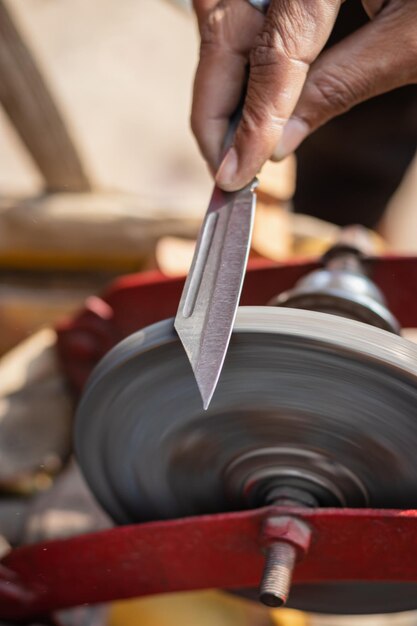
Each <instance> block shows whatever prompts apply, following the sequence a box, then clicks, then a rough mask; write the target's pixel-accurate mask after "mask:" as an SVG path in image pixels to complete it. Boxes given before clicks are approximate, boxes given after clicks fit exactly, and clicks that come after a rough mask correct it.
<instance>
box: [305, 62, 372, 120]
mask: <svg viewBox="0 0 417 626" xmlns="http://www.w3.org/2000/svg"><path fill="white" fill-rule="evenodd" d="M310 89H311V90H312V92H313V93H312V96H313V101H315V102H317V104H318V105H319V106H320V107H323V106H324V107H325V108H326V109H329V110H331V111H332V112H334V113H342V112H344V111H347V110H348V109H350V108H351V107H352V106H353V105H354V104H356V103H357V102H358V100H359V99H360V97H359V94H358V91H360V90H359V89H358V79H357V77H355V78H353V77H352V76H351V75H348V74H347V73H345V72H343V71H341V70H340V68H339V71H334V72H332V71H329V70H328V69H327V70H326V72H325V73H324V72H317V74H316V76H315V77H314V80H313V81H312V83H311V84H310Z"/></svg>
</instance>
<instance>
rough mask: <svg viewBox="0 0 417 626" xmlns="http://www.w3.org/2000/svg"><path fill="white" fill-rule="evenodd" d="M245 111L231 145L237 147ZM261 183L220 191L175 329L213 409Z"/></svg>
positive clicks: (209, 214)
mask: <svg viewBox="0 0 417 626" xmlns="http://www.w3.org/2000/svg"><path fill="white" fill-rule="evenodd" d="M241 109H242V106H240V107H239V111H238V112H237V113H236V114H235V115H234V118H233V121H232V122H231V124H230V127H229V131H228V134H227V137H226V141H225V146H224V148H225V151H226V150H227V149H228V148H229V147H230V145H231V144H232V142H233V136H234V131H235V129H236V127H237V124H238V122H239V119H240V116H241ZM256 187H257V179H254V180H253V181H252V182H251V183H250V184H249V185H247V186H246V187H244V188H243V189H241V190H239V191H235V192H226V191H223V190H222V189H220V188H219V187H217V186H215V187H214V190H213V194H212V196H211V200H210V204H209V207H208V209H207V213H206V215H205V218H204V221H203V224H202V227H201V230H200V234H199V237H198V240H197V245H196V249H195V252H194V257H193V260H192V263H191V268H190V271H189V273H188V276H187V279H186V281H185V285H184V290H183V292H182V296H181V300H180V303H179V307H178V311H177V315H176V318H175V324H174V326H175V329H176V331H177V333H178V335H179V338H180V340H181V342H182V344H183V347H184V349H185V352H186V354H187V356H188V359H189V361H190V363H191V367H192V369H193V372H194V376H195V379H196V381H197V385H198V388H199V390H200V394H201V397H202V400H203V406H204V409H207V408H208V406H209V404H210V401H211V399H212V397H213V394H214V391H215V389H216V386H217V382H218V380H219V377H220V373H221V370H222V367H223V363H224V359H225V357H226V353H227V348H228V345H229V341H230V336H231V334H232V329H233V324H234V321H235V317H236V312H237V308H238V305H239V299H240V294H241V291H242V286H243V280H244V276H245V270H246V265H247V261H248V256H249V250H250V243H251V237H252V229H253V221H254V215H255V207H256V194H255V189H256Z"/></svg>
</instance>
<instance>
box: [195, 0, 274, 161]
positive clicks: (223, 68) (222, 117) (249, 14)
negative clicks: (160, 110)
mask: <svg viewBox="0 0 417 626" xmlns="http://www.w3.org/2000/svg"><path fill="white" fill-rule="evenodd" d="M263 20H264V17H263V15H262V14H261V13H260V12H259V11H257V10H256V9H254V8H253V7H252V6H251V5H250V4H249V3H248V2H247V0H224V1H222V2H219V3H218V4H217V5H216V7H215V8H214V9H213V10H212V11H209V13H208V15H207V16H206V19H205V21H204V23H203V25H202V26H201V29H200V30H201V49H200V60H199V64H198V67H197V72H196V76H195V82H194V93H193V107H192V113H191V126H192V129H193V131H194V134H195V136H196V138H197V141H198V143H199V146H200V149H201V152H202V153H203V156H204V157H205V158H206V160H207V161H208V163H209V165H210V167H211V169H212V170H213V171H215V170H216V169H217V167H218V166H219V163H220V159H221V153H222V146H223V140H224V137H225V134H226V131H227V128H228V125H229V120H230V117H231V116H232V115H233V113H234V112H235V110H236V108H237V106H238V104H239V102H240V99H241V95H242V90H243V87H244V84H245V81H246V67H247V63H248V57H249V51H250V49H251V48H252V45H253V41H254V39H255V37H256V35H257V33H258V32H259V30H260V29H261V27H262V24H263Z"/></svg>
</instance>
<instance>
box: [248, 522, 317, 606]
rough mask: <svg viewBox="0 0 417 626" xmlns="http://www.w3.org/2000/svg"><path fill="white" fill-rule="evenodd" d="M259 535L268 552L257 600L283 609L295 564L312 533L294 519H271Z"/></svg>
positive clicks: (307, 544) (304, 551)
mask: <svg viewBox="0 0 417 626" xmlns="http://www.w3.org/2000/svg"><path fill="white" fill-rule="evenodd" d="M262 535H263V539H264V541H266V543H267V546H268V548H267V554H266V562H265V568H264V573H263V577H262V582H261V587H260V592H259V599H260V601H261V602H262V603H263V604H266V605H267V606H270V607H280V606H284V604H285V603H286V601H287V599H288V595H289V593H290V588H291V581H292V575H293V571H294V566H295V563H296V561H297V559H298V558H301V557H302V556H304V554H305V553H306V552H307V550H308V547H309V545H310V539H311V530H310V527H309V526H308V525H307V524H306V523H305V522H303V521H302V520H300V519H298V518H297V517H292V516H290V515H274V516H271V517H269V518H267V519H266V521H265V523H264V527H263V532H262Z"/></svg>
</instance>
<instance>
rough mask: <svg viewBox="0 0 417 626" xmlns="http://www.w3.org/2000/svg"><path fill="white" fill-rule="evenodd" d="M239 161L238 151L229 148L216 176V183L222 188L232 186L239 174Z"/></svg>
mask: <svg viewBox="0 0 417 626" xmlns="http://www.w3.org/2000/svg"><path fill="white" fill-rule="evenodd" d="M237 166H238V159H237V152H236V149H235V148H233V146H232V147H231V148H229V150H228V151H227V152H226V155H225V157H224V159H223V161H222V162H221V164H220V167H219V169H218V170H217V174H216V183H217V184H218V185H220V187H222V186H223V185H230V183H232V182H233V178H234V177H235V174H236V172H237Z"/></svg>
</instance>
